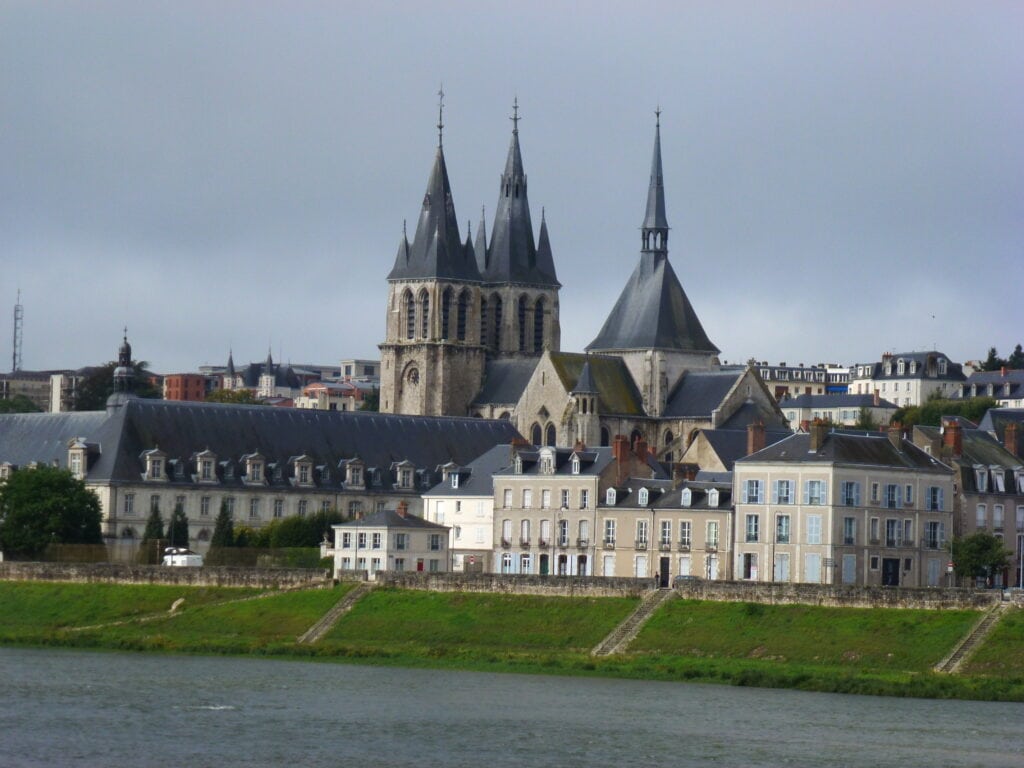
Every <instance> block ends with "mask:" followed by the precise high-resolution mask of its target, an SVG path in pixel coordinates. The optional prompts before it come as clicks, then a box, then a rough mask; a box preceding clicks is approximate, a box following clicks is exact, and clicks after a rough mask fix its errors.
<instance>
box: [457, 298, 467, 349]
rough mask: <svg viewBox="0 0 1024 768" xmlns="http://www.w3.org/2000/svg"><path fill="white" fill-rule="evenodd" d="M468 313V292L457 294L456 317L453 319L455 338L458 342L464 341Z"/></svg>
mask: <svg viewBox="0 0 1024 768" xmlns="http://www.w3.org/2000/svg"><path fill="white" fill-rule="evenodd" d="M468 313H469V291H463V292H462V293H460V294H459V307H458V315H457V316H456V319H455V338H456V339H458V340H459V341H465V340H466V315H467V314H468Z"/></svg>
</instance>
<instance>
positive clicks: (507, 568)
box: [501, 552, 512, 573]
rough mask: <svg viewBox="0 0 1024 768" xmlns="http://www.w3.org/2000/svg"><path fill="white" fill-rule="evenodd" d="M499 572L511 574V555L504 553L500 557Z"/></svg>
mask: <svg viewBox="0 0 1024 768" xmlns="http://www.w3.org/2000/svg"><path fill="white" fill-rule="evenodd" d="M501 572H502V573H512V553H511V552H506V553H505V554H503V555H502V556H501Z"/></svg>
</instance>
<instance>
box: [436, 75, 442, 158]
mask: <svg viewBox="0 0 1024 768" xmlns="http://www.w3.org/2000/svg"><path fill="white" fill-rule="evenodd" d="M443 139H444V83H441V87H440V88H439V89H438V91H437V146H439V147H440V146H442V145H443Z"/></svg>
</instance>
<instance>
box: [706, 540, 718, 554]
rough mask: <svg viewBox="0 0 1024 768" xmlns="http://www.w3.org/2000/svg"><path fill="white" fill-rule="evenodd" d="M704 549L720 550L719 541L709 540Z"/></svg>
mask: <svg viewBox="0 0 1024 768" xmlns="http://www.w3.org/2000/svg"><path fill="white" fill-rule="evenodd" d="M704 550H705V551H706V552H717V551H718V542H717V541H709V542H708V543H707V544H705V545H704Z"/></svg>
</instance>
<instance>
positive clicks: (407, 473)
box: [398, 468, 412, 488]
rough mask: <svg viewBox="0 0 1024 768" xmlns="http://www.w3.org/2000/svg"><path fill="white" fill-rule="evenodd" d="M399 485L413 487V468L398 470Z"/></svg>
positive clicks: (400, 486)
mask: <svg viewBox="0 0 1024 768" xmlns="http://www.w3.org/2000/svg"><path fill="white" fill-rule="evenodd" d="M398 487H399V488H412V470H411V469H405V468H403V469H400V470H398Z"/></svg>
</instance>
